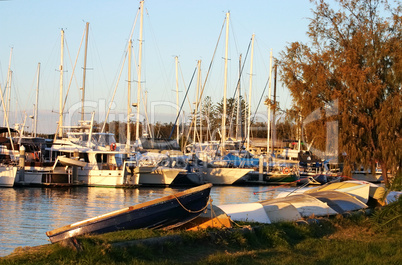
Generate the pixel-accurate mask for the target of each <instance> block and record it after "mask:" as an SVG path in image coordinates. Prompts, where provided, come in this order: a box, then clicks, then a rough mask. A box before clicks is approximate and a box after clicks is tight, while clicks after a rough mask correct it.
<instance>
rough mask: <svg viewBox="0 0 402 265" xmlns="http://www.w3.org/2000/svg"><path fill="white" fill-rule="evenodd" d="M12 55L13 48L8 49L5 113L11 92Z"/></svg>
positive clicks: (8, 108) (8, 105)
mask: <svg viewBox="0 0 402 265" xmlns="http://www.w3.org/2000/svg"><path fill="white" fill-rule="evenodd" d="M12 55H13V47H11V49H10V59H9V61H8V71H7V84H6V88H5V89H6V93H5V95H6V101H5V104H6V110H5V111H7V112H8V113H9V111H10V100H9V97H10V91H11V58H12ZM1 93H3V91H1ZM5 123H6V116H5V115H4V119H3V126H4V125H5Z"/></svg>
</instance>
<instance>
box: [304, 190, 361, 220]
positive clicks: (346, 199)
mask: <svg viewBox="0 0 402 265" xmlns="http://www.w3.org/2000/svg"><path fill="white" fill-rule="evenodd" d="M309 195H310V196H313V197H315V198H317V199H319V200H320V201H322V202H325V203H327V204H328V206H329V207H331V208H332V209H334V210H335V211H337V212H338V213H340V214H342V213H345V212H350V211H357V210H360V209H365V208H367V207H368V206H367V205H366V204H365V203H363V202H361V201H360V200H358V199H356V198H355V197H353V196H352V195H349V194H347V193H344V192H340V191H333V190H329V191H319V192H314V193H309Z"/></svg>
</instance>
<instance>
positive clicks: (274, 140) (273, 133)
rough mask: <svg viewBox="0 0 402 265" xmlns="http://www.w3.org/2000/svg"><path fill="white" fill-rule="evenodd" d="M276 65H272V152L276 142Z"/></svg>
mask: <svg viewBox="0 0 402 265" xmlns="http://www.w3.org/2000/svg"><path fill="white" fill-rule="evenodd" d="M277 69H278V66H277V65H275V67H274V104H273V113H272V152H273V153H274V147H275V144H274V143H275V142H276V116H275V112H276V77H277V76H276V74H277Z"/></svg>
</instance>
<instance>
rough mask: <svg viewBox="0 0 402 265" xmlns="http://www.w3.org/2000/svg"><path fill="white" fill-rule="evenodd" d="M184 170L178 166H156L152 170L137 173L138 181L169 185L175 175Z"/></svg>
mask: <svg viewBox="0 0 402 265" xmlns="http://www.w3.org/2000/svg"><path fill="white" fill-rule="evenodd" d="M181 172H186V171H185V170H184V169H179V168H163V167H162V168H157V169H155V170H154V171H152V172H143V173H141V172H140V173H139V176H140V177H139V183H140V184H143V185H170V184H171V183H172V182H173V180H174V179H175V178H176V177H177V175H178V174H179V173H181Z"/></svg>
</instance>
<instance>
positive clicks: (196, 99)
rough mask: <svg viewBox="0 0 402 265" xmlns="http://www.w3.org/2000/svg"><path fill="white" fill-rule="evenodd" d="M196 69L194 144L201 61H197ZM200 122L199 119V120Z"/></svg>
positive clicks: (194, 139)
mask: <svg viewBox="0 0 402 265" xmlns="http://www.w3.org/2000/svg"><path fill="white" fill-rule="evenodd" d="M197 68H198V75H197V90H196V95H195V108H194V137H193V141H194V143H195V141H196V136H197V111H198V94H199V87H200V82H201V80H200V78H201V60H198V62H197ZM200 122H201V119H200Z"/></svg>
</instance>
